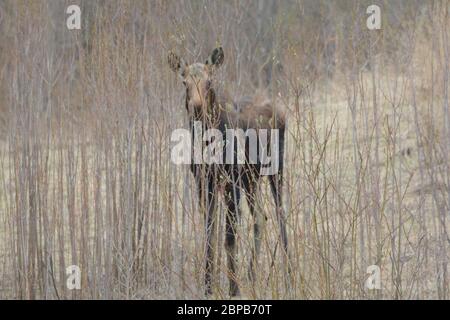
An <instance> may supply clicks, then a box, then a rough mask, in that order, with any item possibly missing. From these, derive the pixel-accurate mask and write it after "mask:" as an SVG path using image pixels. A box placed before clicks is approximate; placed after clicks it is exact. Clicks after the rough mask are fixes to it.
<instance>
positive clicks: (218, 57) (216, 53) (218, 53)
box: [205, 47, 224, 67]
mask: <svg viewBox="0 0 450 320" xmlns="http://www.w3.org/2000/svg"><path fill="white" fill-rule="evenodd" d="M223 59H224V54H223V49H222V47H218V48H215V49H214V50H213V52H212V53H211V55H210V56H209V58H208V59H207V60H206V63H205V64H207V65H211V66H216V67H218V66H220V65H221V64H222V63H223Z"/></svg>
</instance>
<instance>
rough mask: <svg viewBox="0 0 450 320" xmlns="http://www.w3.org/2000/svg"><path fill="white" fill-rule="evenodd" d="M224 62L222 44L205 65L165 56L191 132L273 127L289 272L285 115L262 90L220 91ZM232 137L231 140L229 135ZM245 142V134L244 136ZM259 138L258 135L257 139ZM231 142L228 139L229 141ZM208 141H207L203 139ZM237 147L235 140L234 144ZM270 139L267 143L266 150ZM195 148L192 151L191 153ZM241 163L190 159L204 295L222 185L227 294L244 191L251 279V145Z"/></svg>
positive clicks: (257, 174)
mask: <svg viewBox="0 0 450 320" xmlns="http://www.w3.org/2000/svg"><path fill="white" fill-rule="evenodd" d="M223 61H224V51H223V49H222V47H219V48H216V49H214V50H213V52H212V53H211V55H210V56H209V57H208V59H207V60H206V61H205V62H204V63H193V64H188V63H186V62H185V60H184V59H182V58H180V57H179V56H178V55H176V54H175V53H173V52H172V51H171V52H169V54H168V63H169V66H170V68H171V69H172V70H173V71H174V72H176V73H178V75H179V76H180V77H181V79H182V81H183V84H184V86H185V89H186V100H185V107H186V110H187V113H188V116H189V123H190V129H191V132H192V136H193V135H194V122H197V123H199V122H200V123H201V125H202V126H203V129H211V128H214V129H217V130H220V132H221V133H223V134H224V136H225V131H226V129H227V128H234V129H242V130H244V131H245V130H247V129H254V130H256V131H258V130H261V129H277V131H278V137H279V138H278V143H279V145H278V146H277V148H273V150H275V149H276V150H277V152H278V157H277V159H279V162H280V163H279V165H278V170H277V172H275V173H274V174H272V175H268V178H269V182H270V188H271V192H272V195H273V198H274V203H275V206H276V217H277V221H278V225H279V239H280V241H281V246H282V249H283V254H284V262H285V267H286V268H287V269H286V270H289V272H290V267H289V255H288V238H287V233H286V218H285V214H284V210H283V206H282V198H283V197H282V183H283V180H282V178H283V155H284V140H285V125H286V121H285V120H286V119H285V114H284V112H283V110H282V109H281V108H277V107H275V106H273V104H272V103H271V102H270V100H269V99H266V98H264V97H263V96H262V95H261V94H256V95H255V96H254V97H245V98H243V99H241V100H233V99H232V98H230V97H229V96H228V95H226V94H224V93H223V92H221V91H220V88H219V86H218V84H216V83H214V75H215V71H216V70H217V68H218V67H219V66H221V65H222V63H223ZM233 139H234V138H233ZM245 139H246V142H248V137H245ZM258 139H259V138H258ZM228 142H229V141H227V143H228ZM205 143H207V142H205ZM235 146H236V147H237V144H235ZM271 147H273V146H271V145H270V143H269V145H268V146H267V148H268V149H270V148H271ZM193 153H194V151H192V152H191V155H192V154H193ZM245 157H246V159H245V162H244V164H236V162H234V163H233V164H229V163H223V164H215V163H213V164H208V163H200V164H199V163H194V162H191V171H192V174H193V176H194V179H195V182H196V186H197V192H198V199H199V209H200V210H201V211H202V212H203V214H204V216H205V227H206V246H205V250H206V254H205V259H206V261H205V278H204V280H205V295H206V296H209V295H211V294H212V280H213V279H212V278H213V274H214V259H215V252H214V241H215V230H216V220H217V219H216V215H215V211H216V205H217V200H218V199H217V198H218V193H219V189H221V188H220V187H221V186H222V187H223V188H222V189H221V190H223V194H224V203H225V208H226V215H225V224H226V226H225V249H226V254H227V268H228V270H227V271H228V272H227V275H228V279H229V294H230V296H231V297H233V296H238V295H239V294H240V290H239V286H238V279H237V274H236V271H237V268H236V266H237V259H236V255H237V244H236V225H237V223H238V221H239V216H240V213H239V210H240V209H239V207H240V206H239V204H240V200H241V193H245V195H246V200H247V204H248V207H249V210H250V213H251V215H252V216H253V233H254V243H253V246H252V250H251V258H250V263H249V269H248V277H249V279H250V280H251V281H254V280H255V265H256V263H257V261H258V253H259V251H260V242H261V223H262V222H263V220H264V217H263V215H262V214H261V213H259V212H257V210H258V209H257V201H256V192H257V190H258V183H259V181H260V180H261V177H262V175H261V168H262V166H263V164H262V163H261V161H256V163H251V162H250V161H249V146H248V143H246V144H245Z"/></svg>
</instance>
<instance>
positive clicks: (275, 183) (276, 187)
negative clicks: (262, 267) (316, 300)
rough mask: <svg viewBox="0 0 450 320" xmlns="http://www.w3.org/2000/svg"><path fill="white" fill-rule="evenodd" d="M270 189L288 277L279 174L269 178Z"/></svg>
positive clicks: (286, 245) (285, 235)
mask: <svg viewBox="0 0 450 320" xmlns="http://www.w3.org/2000/svg"><path fill="white" fill-rule="evenodd" d="M270 188H271V190H272V195H273V198H274V200H275V206H276V216H277V220H278V224H279V227H280V240H281V245H282V247H283V255H284V257H283V260H284V264H285V267H286V268H287V272H288V275H290V274H291V266H290V257H289V252H288V239H287V233H286V217H285V214H284V210H283V205H282V193H281V190H282V179H281V175H280V174H275V175H272V176H270ZM286 281H287V282H286V283H287V287H289V282H290V281H289V279H287V278H286Z"/></svg>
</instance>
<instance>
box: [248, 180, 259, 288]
mask: <svg viewBox="0 0 450 320" xmlns="http://www.w3.org/2000/svg"><path fill="white" fill-rule="evenodd" d="M244 186H245V190H246V199H247V203H248V207H249V209H250V213H251V215H252V217H253V239H254V243H253V248H252V255H251V257H250V263H249V269H248V277H249V279H250V281H252V282H254V281H255V265H256V264H257V263H258V255H259V251H260V248H261V227H262V224H263V219H262V217H263V215H262V213H261V212H257V210H256V206H257V199H256V188H257V185H256V181H255V180H254V179H252V178H249V179H247V181H245V183H244Z"/></svg>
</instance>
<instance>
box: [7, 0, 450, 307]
mask: <svg viewBox="0 0 450 320" xmlns="http://www.w3.org/2000/svg"><path fill="white" fill-rule="evenodd" d="M372 2H373V3H377V4H379V5H380V7H381V10H382V29H381V30H378V31H369V30H368V29H367V28H366V19H367V14H366V8H367V6H368V5H369V4H371V2H369V1H348V0H343V1H333V2H331V1H312V0H311V1H307V0H298V1H296V0H286V1H280V2H279V1H265V2H261V3H259V2H256V1H255V2H249V1H237V0H229V1H185V2H181V1H162V0H161V1H159V0H155V1H101V0H98V1H80V0H76V1H66V0H64V1H56V0H48V1H22V0H5V1H2V2H0V12H1V14H0V297H1V298H27V299H28V298H29V299H35V298H45V299H78V298H114V299H117V298H121V299H122V298H123V299H131V298H202V297H203V296H202V293H203V288H202V285H203V270H202V269H203V261H204V236H205V235H204V223H203V219H202V217H201V216H200V214H199V213H198V211H197V201H196V198H195V197H196V193H195V190H194V184H193V181H192V178H191V175H190V172H189V170H188V168H187V167H183V166H177V165H174V164H173V163H171V161H170V148H171V144H170V135H171V132H172V130H173V129H175V128H181V127H185V126H186V125H187V123H186V112H185V108H184V105H183V102H182V99H183V96H184V92H183V90H182V85H181V83H180V81H179V79H176V76H175V75H174V74H173V73H172V72H170V70H169V68H168V66H167V62H166V57H167V52H168V50H169V49H171V50H174V51H176V52H179V53H180V54H182V55H183V56H184V57H185V58H186V59H187V60H189V61H190V62H193V61H202V60H203V59H204V58H205V57H206V56H207V54H209V52H210V51H211V50H212V48H214V47H215V46H216V45H217V44H220V45H222V46H223V48H224V50H225V65H224V67H223V68H222V69H221V70H220V72H219V74H218V76H217V77H218V79H217V81H219V82H221V83H223V85H224V86H226V87H227V88H228V89H229V90H230V91H231V92H233V93H234V94H236V95H241V94H245V93H250V92H252V90H254V89H255V88H257V87H261V86H263V85H264V84H267V83H269V88H268V89H269V92H270V93H271V95H272V98H273V99H274V101H276V103H281V104H284V105H285V106H286V108H287V109H288V110H289V113H288V119H289V120H288V131H289V135H288V138H287V140H288V151H287V154H286V159H285V161H286V165H285V168H286V169H285V170H286V177H285V184H284V189H285V209H286V212H287V215H288V233H289V240H290V248H291V255H292V258H293V261H292V263H293V278H294V279H293V281H292V286H291V290H290V291H288V292H287V291H286V290H285V288H284V286H283V274H282V269H283V268H282V267H281V265H280V264H281V259H279V257H278V256H279V252H278V251H277V248H278V244H277V241H278V235H277V231H278V228H277V225H276V220H275V215H274V204H273V203H272V200H271V197H270V196H269V190H268V186H267V185H266V184H262V185H261V189H262V194H263V196H262V197H261V199H260V203H261V210H264V211H265V212H266V214H267V216H268V217H269V219H268V221H267V223H266V226H265V230H264V233H263V242H262V250H261V256H260V261H259V265H258V269H257V281H256V283H255V285H254V286H252V285H251V284H250V283H249V282H248V281H247V280H246V277H245V274H246V268H247V260H248V257H249V250H250V248H251V243H252V238H251V235H252V228H251V223H249V222H251V216H250V215H249V213H248V211H247V209H245V208H246V205H245V203H243V206H244V210H243V215H242V217H241V224H240V227H239V231H238V243H239V260H240V261H241V262H242V263H241V264H240V266H241V267H240V269H239V274H240V282H241V291H242V295H243V296H244V297H247V298H273V299H279V298H296V299H354V298H363V299H372V298H382V299H412V298H419V299H430V298H438V299H448V298H449V294H450V292H449V277H450V275H449V271H448V259H449V258H450V257H449V247H450V244H449V241H450V237H449V235H448V232H449V227H450V225H449V218H450V217H448V215H449V212H450V166H449V164H450V141H449V139H450V111H449V74H450V73H449V63H450V57H449V55H450V53H449V50H450V47H449V32H450V16H449V14H450V12H449V11H450V3H449V1H445V0H444V1H406V0H405V1H372ZM73 3H78V4H80V6H81V8H82V30H81V31H69V30H67V29H66V27H65V19H66V17H67V16H66V14H65V13H64V12H65V8H66V7H67V6H68V5H69V4H73ZM268 80H270V81H268ZM223 220H224V209H223V204H220V205H219V223H218V232H219V239H221V241H219V242H218V252H219V254H218V257H217V265H218V270H217V275H218V278H219V279H220V280H219V281H217V283H216V284H215V296H214V297H216V298H225V297H227V285H226V283H227V281H226V274H225V272H226V263H225V253H224V249H223V235H224V231H223V228H224V222H223ZM72 264H76V265H79V266H80V268H81V270H82V289H81V290H72V291H69V290H67V288H66V274H65V268H66V267H67V266H69V265H72ZM373 264H377V265H379V266H380V267H381V272H382V290H368V289H366V288H365V286H364V281H365V279H366V278H367V276H368V275H367V274H366V268H367V267H368V266H369V265H373Z"/></svg>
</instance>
